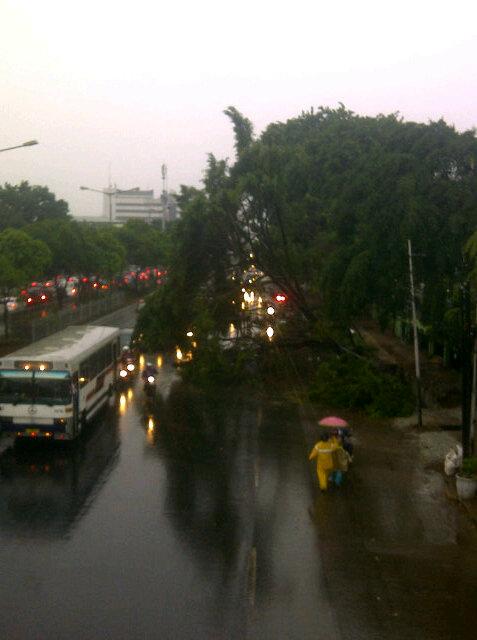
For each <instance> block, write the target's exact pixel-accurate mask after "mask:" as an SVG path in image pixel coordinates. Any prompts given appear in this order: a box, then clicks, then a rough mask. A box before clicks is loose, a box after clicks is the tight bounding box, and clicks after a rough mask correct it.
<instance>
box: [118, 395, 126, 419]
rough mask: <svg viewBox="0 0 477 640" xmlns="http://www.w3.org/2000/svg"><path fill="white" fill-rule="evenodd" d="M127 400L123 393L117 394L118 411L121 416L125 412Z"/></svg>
mask: <svg viewBox="0 0 477 640" xmlns="http://www.w3.org/2000/svg"><path fill="white" fill-rule="evenodd" d="M126 406H127V400H126V396H125V395H124V393H122V394H121V395H120V396H119V413H120V414H121V415H122V416H123V415H124V414H125V413H126Z"/></svg>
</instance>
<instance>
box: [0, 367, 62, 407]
mask: <svg viewBox="0 0 477 640" xmlns="http://www.w3.org/2000/svg"><path fill="white" fill-rule="evenodd" d="M71 401H72V398H71V378H70V376H69V373H68V372H67V371H18V370H3V371H0V402H4V403H9V404H10V403H11V404H48V405H53V404H69V403H70V402H71Z"/></svg>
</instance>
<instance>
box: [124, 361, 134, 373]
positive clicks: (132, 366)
mask: <svg viewBox="0 0 477 640" xmlns="http://www.w3.org/2000/svg"><path fill="white" fill-rule="evenodd" d="M126 369H127V370H128V371H134V365H133V364H132V362H130V363H129V364H128V365H127V366H126Z"/></svg>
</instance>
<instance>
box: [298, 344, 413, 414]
mask: <svg viewBox="0 0 477 640" xmlns="http://www.w3.org/2000/svg"><path fill="white" fill-rule="evenodd" d="M310 399H311V400H313V401H316V402H320V403H323V404H327V405H330V406H334V407H337V408H338V407H339V408H349V409H362V410H365V411H366V412H367V413H369V414H370V415H374V416H382V417H385V416H403V415H409V414H410V413H412V411H413V407H414V401H413V396H412V392H411V389H410V387H409V385H408V384H406V383H405V382H404V381H403V380H401V379H400V378H398V377H397V376H395V375H393V374H390V373H383V372H380V371H378V370H377V369H376V368H375V367H374V366H373V365H372V364H371V363H370V362H368V361H367V360H363V359H361V358H356V357H353V356H341V357H337V358H336V359H334V360H330V361H328V362H323V363H322V364H321V365H320V366H319V367H318V370H317V373H316V377H315V380H314V382H313V384H312V387H311V391H310Z"/></svg>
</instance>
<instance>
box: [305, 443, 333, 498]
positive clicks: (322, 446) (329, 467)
mask: <svg viewBox="0 0 477 640" xmlns="http://www.w3.org/2000/svg"><path fill="white" fill-rule="evenodd" d="M338 449H339V445H338V443H337V442H336V441H334V442H331V441H330V434H329V433H328V432H327V431H323V432H322V433H321V435H320V439H319V440H318V442H317V443H316V444H315V446H314V447H313V449H312V450H311V453H310V458H309V459H310V460H313V459H314V458H316V474H317V476H318V484H319V485H320V489H321V490H322V491H326V490H327V489H328V479H329V476H330V475H331V474H332V473H333V472H334V470H335V460H334V456H333V454H334V452H335V451H337V450H338Z"/></svg>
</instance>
